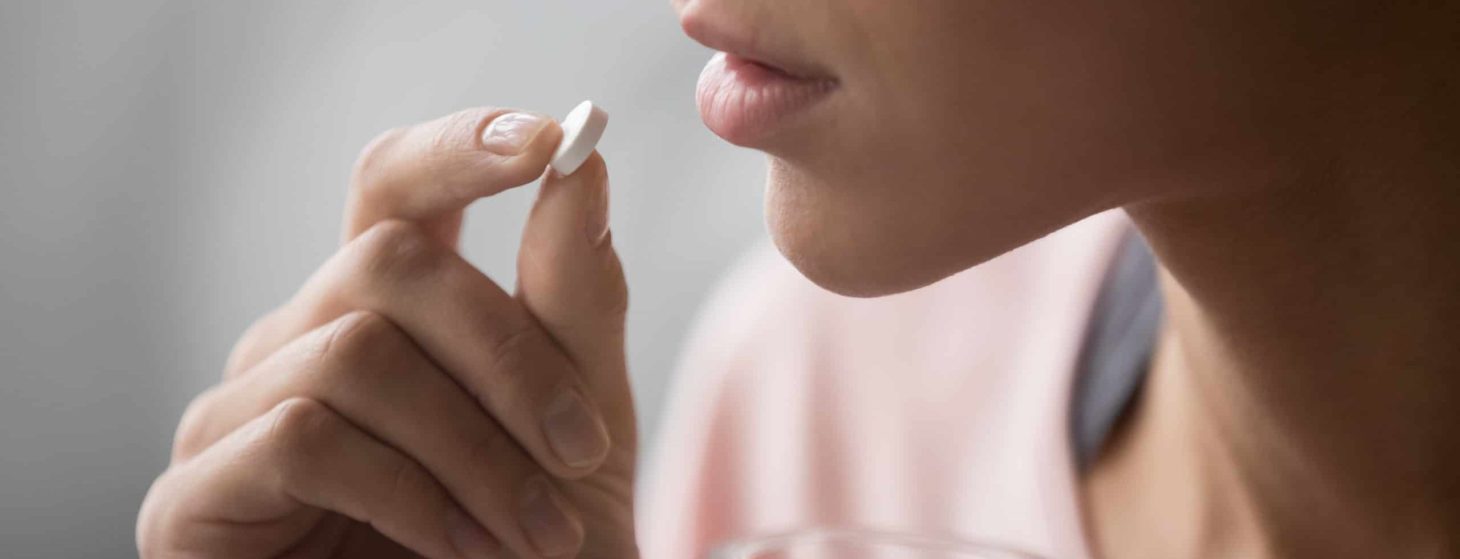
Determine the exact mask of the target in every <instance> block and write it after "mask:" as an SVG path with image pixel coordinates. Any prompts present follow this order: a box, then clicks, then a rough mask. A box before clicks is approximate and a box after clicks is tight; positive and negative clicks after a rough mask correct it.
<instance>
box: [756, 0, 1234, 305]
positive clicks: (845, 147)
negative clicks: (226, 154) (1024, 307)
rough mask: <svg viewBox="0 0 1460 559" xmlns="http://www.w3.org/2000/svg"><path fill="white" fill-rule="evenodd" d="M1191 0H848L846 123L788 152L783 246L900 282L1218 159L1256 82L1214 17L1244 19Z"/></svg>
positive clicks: (772, 222) (837, 275) (777, 228)
mask: <svg viewBox="0 0 1460 559" xmlns="http://www.w3.org/2000/svg"><path fill="white" fill-rule="evenodd" d="M1120 4H1131V2H1124V3H1120ZM1176 4H1179V5H1180V6H1179V7H1164V8H1163V7H1161V6H1158V5H1149V6H1147V5H1143V6H1132V5H1118V4H1110V3H1095V2H1084V3H1078V2H1047V3H1028V2H993V3H990V2H968V1H966V0H942V1H939V0H928V1H926V2H919V3H917V6H918V8H919V9H908V8H907V7H906V6H907V4H905V3H891V2H880V1H879V2H875V3H874V2H871V0H848V4H847V5H850V6H852V7H854V8H855V9H857V10H858V12H859V13H858V14H857V16H858V22H857V23H858V26H853V27H851V28H852V29H853V31H854V33H853V34H848V35H847V36H845V37H842V39H843V40H845V41H848V42H857V41H862V42H857V44H858V45H860V48H862V49H863V50H861V51H860V52H859V56H858V57H856V60H855V61H853V62H852V63H850V65H849V66H848V69H849V70H848V73H847V74H846V75H844V76H843V80H844V83H845V91H844V93H845V95H844V97H843V98H842V99H839V100H838V103H840V104H841V105H840V106H838V107H835V109H836V112H837V114H838V116H839V118H838V120H837V123H836V128H835V132H834V133H832V134H826V135H823V136H822V137H820V138H817V139H816V141H815V142H812V143H806V144H805V146H804V148H803V149H800V150H795V149H792V150H786V151H785V153H781V154H778V155H780V156H781V157H780V158H779V159H777V160H775V163H774V164H773V171H772V174H771V183H770V188H769V192H768V196H767V204H768V207H767V220H768V222H769V223H768V225H769V227H770V230H771V232H772V233H773V235H774V237H775V239H776V243H777V245H778V246H779V247H780V249H781V250H782V252H784V253H785V254H786V255H787V256H788V257H789V259H790V260H791V261H792V262H793V263H795V264H796V266H797V267H798V268H800V269H801V271H802V272H803V273H805V274H806V275H807V276H808V277H809V278H811V279H812V280H813V281H816V282H817V283H819V284H821V285H822V286H824V287H827V288H829V289H831V290H833V291H837V292H841V293H844V294H849V295H880V294H885V293H892V292H897V291H903V290H907V289H912V288H916V287H919V286H922V285H926V284H928V283H931V282H933V281H936V280H938V279H941V278H943V277H946V276H947V275H950V274H953V273H956V272H958V271H960V270H963V269H966V268H967V267H969V266H973V265H975V264H978V263H980V262H983V261H985V260H987V259H989V258H993V257H995V256H997V255H999V254H1002V253H1004V252H1006V251H1008V250H1011V249H1013V248H1015V247H1017V246H1020V245H1022V244H1024V243H1026V242H1028V241H1030V240H1033V239H1035V238H1038V237H1040V236H1042V235H1045V234H1048V233H1050V232H1052V231H1054V230H1056V229H1058V228H1059V227H1062V226H1064V225H1067V224H1070V223H1073V222H1075V221H1077V220H1079V219H1081V218H1084V217H1086V216H1089V215H1092V214H1095V213H1098V212H1100V211H1102V210H1106V209H1109V208H1112V207H1115V206H1119V205H1123V204H1126V203H1130V202H1133V201H1136V200H1140V199H1143V198H1145V197H1150V196H1155V195H1160V194H1166V193H1168V192H1167V190H1168V189H1170V188H1173V187H1172V184H1174V183H1177V182H1180V181H1171V180H1168V179H1169V178H1170V177H1179V176H1182V174H1183V172H1185V171H1189V170H1191V169H1194V168H1204V167H1215V166H1219V165H1214V164H1213V162H1212V161H1211V160H1210V159H1209V158H1211V157H1225V156H1226V155H1225V154H1230V153H1236V152H1237V151H1239V150H1240V148H1239V147H1238V146H1242V145H1244V142H1247V141H1249V138H1250V135H1249V134H1248V132H1249V131H1250V130H1251V129H1252V128H1253V126H1252V123H1253V121H1254V120H1256V117H1255V116H1254V115H1256V114H1257V113H1255V112H1253V111H1252V110H1251V108H1252V106H1251V104H1250V103H1249V102H1248V99H1246V98H1245V97H1244V93H1243V91H1245V90H1248V89H1251V88H1250V87H1249V86H1250V83H1246V82H1244V80H1245V79H1246V77H1245V76H1246V75H1247V74H1245V73H1244V72H1243V71H1241V70H1240V68H1234V66H1233V65H1234V64H1237V65H1238V66H1240V61H1236V62H1234V60H1233V59H1232V58H1231V57H1230V56H1229V55H1228V53H1227V50H1228V49H1225V48H1223V47H1222V46H1221V42H1220V38H1219V37H1218V36H1219V35H1221V33H1214V32H1215V31H1220V28H1221V27H1222V26H1223V25H1224V24H1218V23H1213V22H1222V21H1226V20H1230V19H1232V18H1231V17H1229V16H1222V15H1220V14H1218V15H1213V14H1198V13H1188V12H1179V11H1178V10H1190V9H1191V5H1190V4H1185V3H1176ZM1156 10H1165V11H1164V12H1162V13H1157V12H1156ZM1193 22H1198V23H1200V24H1198V23H1193ZM859 37H860V38H859ZM870 37H875V39H876V40H875V41H873V40H872V39H869V38H870ZM869 45H870V46H869ZM853 50H855V49H853ZM1214 154H1216V155H1214ZM1227 163H1230V162H1227Z"/></svg>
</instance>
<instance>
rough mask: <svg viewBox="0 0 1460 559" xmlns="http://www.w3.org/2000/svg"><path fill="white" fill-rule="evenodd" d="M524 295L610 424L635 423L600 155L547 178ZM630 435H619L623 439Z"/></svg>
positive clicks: (523, 265) (520, 276)
mask: <svg viewBox="0 0 1460 559" xmlns="http://www.w3.org/2000/svg"><path fill="white" fill-rule="evenodd" d="M517 290H518V297H519V298H520V299H521V300H522V301H523V303H524V305H525V306H526V307H527V308H528V310H529V311H531V312H532V313H533V315H534V316H536V317H537V320H538V321H539V322H540V323H541V324H542V326H543V327H544V329H546V330H547V331H548V332H549V333H550V334H552V335H553V337H554V338H555V339H556V340H557V342H558V343H559V344H560V345H561V346H562V347H563V349H564V351H566V352H567V354H568V355H569V357H571V358H572V359H573V360H574V362H575V363H576V364H577V365H578V367H579V369H580V370H581V371H583V377H584V381H585V382H586V383H587V384H588V389H589V390H590V391H593V392H594V393H595V394H594V395H593V397H594V398H595V399H596V400H597V401H598V403H599V405H600V406H602V407H603V409H604V412H605V414H607V415H608V417H609V419H610V423H618V424H619V425H620V426H623V425H631V424H632V417H633V403H632V402H631V397H630V395H629V387H628V378H627V373H626V370H625V366H624V315H625V312H626V311H627V309H628V289H627V286H626V284H625V281H624V275H623V268H622V267H621V266H620V264H619V259H618V254H617V253H615V252H614V250H613V239H612V235H611V234H610V233H609V228H608V169H607V167H606V166H605V165H604V162H603V158H602V157H600V156H599V155H598V153H596V152H595V153H594V154H592V155H591V156H590V157H589V158H588V160H587V161H586V162H585V163H584V164H583V165H582V167H580V168H579V169H578V170H577V171H576V172H574V173H573V174H572V175H568V176H562V175H559V174H557V173H556V172H552V171H549V172H548V176H547V178H546V179H544V180H543V184H542V188H541V189H540V190H539V191H538V197H537V202H536V204H535V205H534V206H533V208H532V212H531V214H530V215H529V216H528V218H527V226H526V229H525V231H524V232H523V236H522V248H521V250H520V251H519V252H518V256H517ZM615 418H617V419H618V420H619V421H614V419H615ZM624 434H625V433H621V432H616V433H614V438H615V440H616V441H621V440H623V439H620V438H619V437H620V436H621V435H624Z"/></svg>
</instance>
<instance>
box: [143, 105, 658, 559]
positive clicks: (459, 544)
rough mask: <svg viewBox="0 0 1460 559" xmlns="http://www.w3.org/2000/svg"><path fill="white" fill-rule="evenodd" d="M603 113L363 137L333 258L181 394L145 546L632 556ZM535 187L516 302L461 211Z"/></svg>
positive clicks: (629, 434)
mask: <svg viewBox="0 0 1460 559" xmlns="http://www.w3.org/2000/svg"><path fill="white" fill-rule="evenodd" d="M606 124H607V113H605V112H604V111H603V110H602V109H599V108H597V107H596V106H594V105H592V104H591V103H587V102H585V103H584V104H583V105H580V106H579V107H578V108H577V109H575V110H574V111H572V112H571V113H570V114H569V117H568V118H566V119H564V121H563V122H562V123H561V124H559V123H557V122H554V121H553V120H552V119H550V118H547V117H544V116H541V115H538V114H535V113H527V112H521V111H510V110H505V109H491V108H485V109H472V110H468V111H463V112H460V113H457V114H454V115H451V116H448V117H445V118H442V119H438V120H435V121H432V122H428V123H423V124H419V125H416V126H411V127H406V128H401V129H397V130H393V131H390V132H387V133H385V134H383V135H381V136H380V137H379V138H378V139H377V140H376V141H374V142H372V143H371V144H370V146H369V147H367V148H366V149H365V151H364V152H363V153H362V154H361V156H360V159H359V161H358V162H357V164H356V167H355V173H354V177H353V179H352V183H353V185H352V188H351V191H350V199H349V203H348V207H347V211H346V217H345V235H344V239H345V242H344V244H343V246H342V247H341V248H340V250H339V252H338V253H336V254H335V255H334V256H333V257H332V258H330V259H329V260H328V261H327V262H326V263H325V264H324V265H323V267H321V268H320V270H319V271H318V272H317V273H316V274H315V275H314V276H313V277H312V278H310V279H309V280H308V281H307V282H306V283H305V285H304V286H303V287H302V288H301V290H300V291H299V293H298V294H297V295H296V296H295V297H293V298H292V299H291V300H290V301H289V302H288V303H286V304H285V305H284V306H282V307H280V308H279V309H277V310H275V311H274V312H272V313H270V314H268V315H266V316H265V317H264V318H262V319H260V320H259V321H258V322H257V323H256V324H255V325H254V326H253V327H252V328H250V329H249V331H248V332H247V333H246V334H245V335H244V336H243V339H242V340H240V341H239V343H238V345H237V347H236V348H235V350H234V353H233V356H232V357H231V358H230V360H229V364H228V366H227V369H226V375H225V376H226V379H225V381H224V382H223V383H221V384H219V385H218V386H216V387H214V388H212V389H211V390H210V391H208V392H207V393H205V394H204V395H203V396H201V397H199V398H198V399H197V400H196V401H195V402H194V403H193V405H192V406H190V408H189V411H188V413H187V414H186V416H185V417H184V419H183V422H182V425H181V426H180V427H179V430H178V438H177V441H176V445H175V449H174V459H173V463H172V465H171V467H170V468H169V470H168V471H167V472H166V473H165V474H164V475H163V476H162V477H161V478H159V479H158V480H157V482H156V483H155V484H154V486H153V488H152V490H151V492H150V493H149V495H148V498H147V501H146V503H145V505H144V507H143V511H142V515H141V518H140V519H139V525H138V537H139V545H140V547H141V551H142V555H143V556H144V557H164V556H173V555H175V554H178V553H185V552H186V553H193V554H199V553H201V554H203V555H209V556H226V557H239V558H260V559H262V558H265V557H276V556H279V555H281V554H283V553H285V552H286V551H288V552H291V553H298V552H300V550H302V549H308V550H315V549H317V550H319V553H317V554H308V553H306V555H310V556H314V555H318V556H333V555H340V554H344V555H349V556H357V555H363V554H368V555H369V556H372V557H413V556H416V555H415V554H419V555H423V556H426V557H430V558H433V559H435V558H439V559H458V558H463V559H464V558H478V557H483V558H484V557H499V556H504V555H507V556H519V557H529V558H538V557H605V558H606V557H613V558H626V557H629V558H631V557H634V556H636V551H635V547H634V534H633V516H632V502H631V500H632V495H633V479H634V464H635V460H636V454H637V434H636V432H635V424H634V410H633V404H632V399H631V397H630V393H629V385H628V377H627V372H626V367H625V362H624V349H623V330H624V328H623V327H624V323H623V321H624V312H625V310H626V305H627V294H626V288H625V283H624V277H623V273H622V270H621V268H620V265H619V260H618V257H617V255H616V254H615V252H614V250H613V246H612V242H611V238H610V237H611V236H610V235H609V234H608V213H607V212H608V191H607V188H608V174H607V169H606V167H605V165H604V162H603V159H602V158H601V157H599V156H598V155H597V153H595V152H594V146H595V145H596V144H597V142H598V140H599V139H600V138H601V137H602V135H603V132H604V128H605V126H606ZM549 168H551V169H552V170H551V171H549V172H546V173H545V171H548V169H549ZM538 177H543V179H542V184H541V189H540V191H539V193H538V198H537V202H536V204H535V205H534V207H533V209H532V212H531V215H530V216H529V218H528V222H527V226H526V228H525V231H524V233H523V238H522V241H521V246H520V249H519V260H518V268H519V270H518V288H517V292H516V293H515V294H514V293H509V292H508V291H506V290H504V289H503V288H502V287H501V286H498V285H497V284H496V283H495V282H494V281H493V280H492V279H491V278H489V277H487V276H486V275H485V274H483V273H482V272H481V271H479V270H478V269H476V268H475V267H474V266H473V265H472V264H471V263H470V262H468V261H466V260H465V259H463V258H462V257H461V256H460V255H459V254H458V253H457V252H456V251H455V250H454V248H455V246H456V243H457V241H458V239H459V236H460V226H461V223H462V219H463V210H464V209H465V207H466V206H467V205H468V204H470V203H472V202H473V201H475V200H477V199H480V198H483V197H488V196H491V195H492V194H495V193H497V192H501V191H503V190H507V189H510V188H514V187H517V186H521V185H524V184H527V183H529V182H532V181H533V180H534V179H537V178H538Z"/></svg>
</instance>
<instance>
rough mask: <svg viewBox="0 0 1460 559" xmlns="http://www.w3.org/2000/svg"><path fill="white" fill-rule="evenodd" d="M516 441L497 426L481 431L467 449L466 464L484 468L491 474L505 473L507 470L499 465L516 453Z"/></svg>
mask: <svg viewBox="0 0 1460 559" xmlns="http://www.w3.org/2000/svg"><path fill="white" fill-rule="evenodd" d="M518 449H519V447H518V446H517V441H515V440H513V439H512V437H510V436H508V434H507V432H506V431H505V430H503V429H502V428H501V427H499V426H497V425H491V426H490V427H488V428H486V429H482V432H481V434H480V435H478V436H477V438H476V440H474V441H472V442H471V444H470V445H469V446H468V447H467V453H466V463H467V464H472V465H476V466H479V467H483V468H486V469H487V470H488V471H493V472H506V471H509V468H502V467H500V466H499V465H500V464H502V463H503V462H505V461H507V460H508V459H509V457H510V456H514V455H515V453H516V452H518Z"/></svg>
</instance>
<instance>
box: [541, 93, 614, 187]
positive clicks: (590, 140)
mask: <svg viewBox="0 0 1460 559" xmlns="http://www.w3.org/2000/svg"><path fill="white" fill-rule="evenodd" d="M562 127H563V141H562V143H560V144H558V151H557V152H556V153H554V154H553V159H552V162H551V163H550V165H552V167H553V170H554V171H557V172H558V174H560V175H571V174H573V171H577V170H578V167H581V166H583V162H584V161H587V160H588V156H589V155H591V154H592V153H593V148H594V147H596V146H597V145H598V140H599V139H600V138H602V137H603V130H604V129H605V128H608V113H606V112H604V111H603V109H600V108H599V107H598V105H594V104H593V102H592V101H584V102H582V103H579V104H578V106H577V107H574V108H573V112H570V113H568V116H567V117H566V118H564V119H563V123H562Z"/></svg>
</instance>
